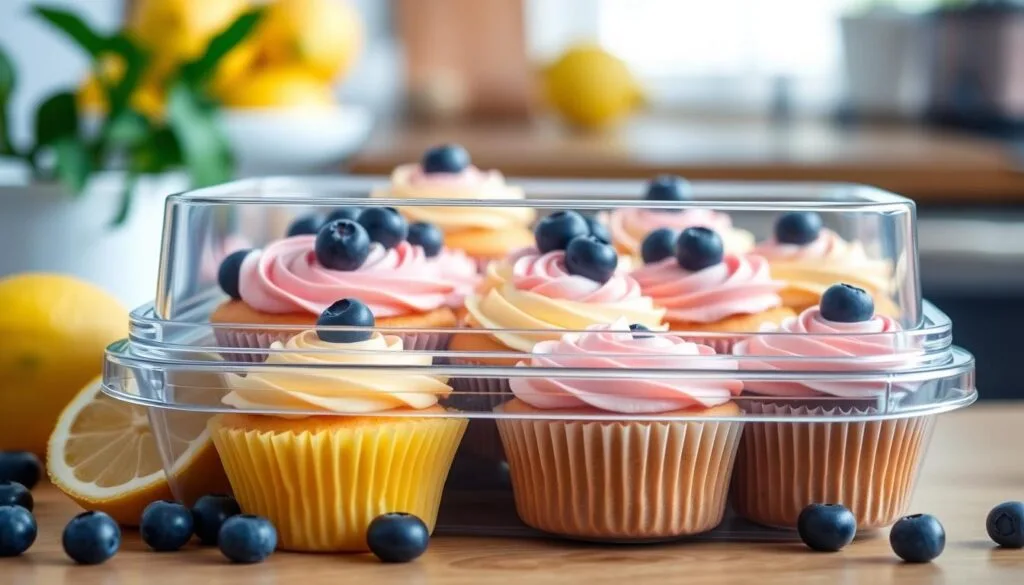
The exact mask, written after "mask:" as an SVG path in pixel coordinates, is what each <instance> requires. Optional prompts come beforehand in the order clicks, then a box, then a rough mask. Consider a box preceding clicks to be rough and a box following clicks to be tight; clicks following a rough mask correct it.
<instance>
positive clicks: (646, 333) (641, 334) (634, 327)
mask: <svg viewBox="0 0 1024 585" xmlns="http://www.w3.org/2000/svg"><path fill="white" fill-rule="evenodd" d="M629 330H630V331H632V332H633V339H650V338H651V337H654V336H653V335H650V332H651V330H650V329H648V328H647V327H645V326H643V325H641V324H639V323H632V324H630V326H629Z"/></svg>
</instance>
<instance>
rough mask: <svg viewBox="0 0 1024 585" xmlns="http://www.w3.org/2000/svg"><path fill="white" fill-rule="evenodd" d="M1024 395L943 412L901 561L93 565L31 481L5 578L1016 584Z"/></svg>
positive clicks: (443, 548)
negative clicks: (996, 514)
mask: <svg viewBox="0 0 1024 585" xmlns="http://www.w3.org/2000/svg"><path fill="white" fill-rule="evenodd" d="M1022 421H1024V405H1019V404H998V403H997V404H986V405H981V406H974V407H971V408H968V409H967V410H964V411H961V412H957V413H952V414H949V415H944V416H943V417H942V418H940V420H939V424H938V427H937V430H936V433H935V438H934V442H933V444H932V448H931V450H930V454H929V456H928V460H927V462H926V464H925V469H924V472H923V476H922V478H921V482H920V488H919V490H918V494H917V497H916V498H915V501H914V506H913V511H915V512H928V513H932V514H935V515H936V516H938V517H939V519H940V520H941V521H942V522H943V524H944V525H945V527H946V532H947V535H948V541H947V546H946V551H945V553H944V554H943V555H942V556H941V557H939V559H937V560H936V561H935V562H934V563H932V564H927V565H907V564H903V563H901V562H899V561H898V560H897V559H896V557H894V556H893V555H892V553H891V552H890V549H889V546H888V540H887V538H886V535H885V534H884V533H883V534H879V535H875V536H873V537H870V538H865V539H859V540H858V541H857V542H855V543H854V544H852V545H851V546H849V547H848V548H847V549H845V550H844V551H842V552H839V553H835V554H822V553H812V552H810V551H809V550H808V549H806V548H805V547H804V546H803V545H801V544H798V543H755V542H703V543H676V544H662V545H633V546H597V545H585V544H579V543H569V542H560V541H547V540H528V539H524V540H509V539H498V538H466V537H437V538H435V539H434V540H433V542H432V543H431V547H430V550H429V551H428V552H427V554H426V555H424V556H423V557H422V558H420V559H419V560H418V561H416V562H414V563H410V564H406V565H383V564H380V563H378V562H377V561H375V560H374V559H373V557H371V556H369V555H300V554H285V553H278V554H275V555H274V556H272V557H271V558H270V559H269V560H268V561H267V562H266V563H263V564H261V565H253V566H237V565H231V564H228V563H227V562H226V561H225V560H224V559H223V558H222V557H221V556H220V554H219V553H218V552H217V551H216V550H215V549H200V548H197V547H190V548H188V549H186V550H185V551H183V552H179V553H168V554H156V553H150V552H146V549H145V546H144V545H143V544H142V543H141V542H140V541H139V538H138V536H137V534H134V533H129V534H126V536H125V543H124V546H123V548H122V550H121V552H120V553H118V555H117V556H116V557H114V558H113V559H112V560H111V561H109V562H108V563H107V564H105V565H102V566H98V567H77V566H74V565H72V564H71V562H70V561H68V560H67V559H66V558H65V557H64V555H63V554H62V552H61V549H60V532H61V530H62V528H63V526H64V524H65V523H66V522H67V520H68V519H69V518H71V516H73V515H74V514H75V513H76V512H77V511H78V510H77V509H76V507H75V505H74V504H72V503H71V502H70V501H68V500H67V499H66V498H64V497H63V496H62V495H61V494H59V493H58V492H57V491H56V490H54V489H53V488H52V487H50V486H43V487H40V488H37V490H36V498H37V502H38V503H37V506H36V511H37V515H38V518H39V524H40V536H39V540H38V541H37V542H36V545H35V546H34V547H33V548H32V549H31V550H30V551H29V552H28V553H26V554H25V555H24V556H22V557H19V558H14V559H0V584H3V585H72V584H74V585H142V584H147V585H163V584H168V585H172V584H174V585H177V584H180V585H200V584H216V585H276V584H282V585H284V584H288V585H336V584H343V583H358V584H365V585H398V584H403V585H418V584H428V583H444V584H453V585H455V584H465V585H480V584H481V583H496V584H501V583H516V582H523V583H531V584H548V583H551V584H558V585H571V584H575V583H585V584H587V585H601V584H614V585H624V584H625V583H636V584H638V585H639V584H641V583H643V584H646V583H659V584H660V583H686V584H692V585H700V584H706V585H718V584H723V585H724V584H727V583H728V584H732V583H745V582H752V583H758V584H759V585H774V584H779V585H782V584H786V585H789V584H792V583H812V584H813V583H821V584H828V585H846V584H869V585H888V584H900V585H918V584H925V583H948V584H964V585H985V584H990V583H991V584H1000V585H1005V584H1008V583H1020V582H1021V579H1022V575H1024V550H1018V551H1013V550H998V549H996V548H995V546H994V545H993V544H992V543H991V542H990V541H989V540H988V539H987V538H986V536H985V515H986V514H987V512H988V510H989V509H990V508H991V507H992V506H993V505H995V504H997V503H999V502H1002V501H1005V500H1009V499H1024V456H1022V454H1021V447H1020V428H1021V422H1022Z"/></svg>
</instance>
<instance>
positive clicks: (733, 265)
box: [633, 254, 784, 323]
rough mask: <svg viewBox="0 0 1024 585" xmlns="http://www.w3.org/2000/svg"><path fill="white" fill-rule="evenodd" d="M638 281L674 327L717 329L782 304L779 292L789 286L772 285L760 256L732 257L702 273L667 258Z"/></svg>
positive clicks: (647, 269) (648, 267)
mask: <svg viewBox="0 0 1024 585" xmlns="http://www.w3.org/2000/svg"><path fill="white" fill-rule="evenodd" d="M633 278H635V279H636V281H637V282H638V283H640V288H641V290H642V291H643V294H645V295H647V296H649V297H651V298H652V299H654V304H655V305H657V306H659V307H662V308H664V309H667V313H666V314H665V318H666V319H667V320H669V321H689V322H696V323H713V322H715V321H721V320H722V319H725V318H726V317H730V316H733V315H746V314H754V313H760V312H761V311H767V310H768V309H773V308H775V307H778V306H779V305H781V304H782V299H781V298H780V297H779V295H778V291H779V290H781V289H782V287H783V286H784V285H783V283H781V282H777V281H774V280H772V278H771V276H770V275H769V272H768V262H767V261H766V260H765V259H764V258H762V257H760V256H737V255H734V254H729V255H726V256H725V258H724V259H723V260H722V262H720V263H718V264H716V265H714V266H709V267H707V268H705V269H703V270H698V271H696V272H690V271H688V270H686V269H684V268H682V267H681V266H679V263H678V262H676V259H675V258H666V259H664V260H662V261H660V262H655V263H653V264H647V265H645V266H641V267H640V268H638V269H636V270H634V271H633Z"/></svg>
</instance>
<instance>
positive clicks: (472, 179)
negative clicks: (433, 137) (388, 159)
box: [407, 165, 503, 187]
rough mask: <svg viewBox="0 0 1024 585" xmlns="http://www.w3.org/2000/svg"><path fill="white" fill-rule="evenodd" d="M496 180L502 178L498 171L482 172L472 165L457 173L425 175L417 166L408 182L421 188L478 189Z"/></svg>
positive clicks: (414, 167) (408, 177) (410, 174)
mask: <svg viewBox="0 0 1024 585" xmlns="http://www.w3.org/2000/svg"><path fill="white" fill-rule="evenodd" d="M495 178H501V179H503V177H502V176H501V173H499V172H497V171H481V170H480V169H479V168H477V167H475V166H473V165H470V166H468V167H466V168H464V169H462V170H461V171H459V172H457V173H425V172H423V167H421V166H420V165H415V166H413V167H412V168H411V170H410V171H409V174H408V175H407V180H408V181H409V184H410V185H413V186H416V187H420V186H425V185H431V186H434V185H436V186H440V187H476V186H479V185H483V184H485V183H487V182H488V181H491V180H494V179H495Z"/></svg>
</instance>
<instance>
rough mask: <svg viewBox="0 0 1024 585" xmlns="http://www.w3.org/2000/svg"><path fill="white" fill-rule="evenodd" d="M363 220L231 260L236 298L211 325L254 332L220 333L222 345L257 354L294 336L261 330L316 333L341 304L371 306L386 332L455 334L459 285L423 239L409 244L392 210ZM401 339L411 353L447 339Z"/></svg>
mask: <svg viewBox="0 0 1024 585" xmlns="http://www.w3.org/2000/svg"><path fill="white" fill-rule="evenodd" d="M359 217H360V219H359V223H356V222H354V221H351V220H345V219H340V220H335V221H332V222H329V223H328V224H326V225H325V226H324V227H322V228H321V229H320V230H319V232H318V233H317V235H315V236H313V235H298V236H293V237H290V238H285V239H283V240H279V241H277V242H274V243H272V244H270V245H268V246H267V247H266V248H264V249H262V250H251V251H244V252H241V253H236V254H234V255H232V256H230V257H228V259H227V260H225V262H224V264H223V265H222V266H221V271H220V278H219V282H220V284H221V288H223V289H224V292H226V293H227V294H228V295H229V296H231V297H232V298H231V300H229V301H227V302H225V303H224V304H222V305H221V306H220V307H218V308H217V309H216V310H215V311H214V312H213V314H212V315H211V316H210V321H211V322H212V323H215V324H219V325H224V324H249V325H253V326H255V327H248V328H237V329H235V328H231V327H223V326H221V327H218V328H217V335H218V340H219V341H220V343H221V344H222V345H226V346H229V347H246V348H254V347H268V346H269V345H270V344H271V343H272V342H274V341H284V340H285V339H287V338H288V337H289V336H290V335H291V333H293V332H294V331H288V330H287V328H285V329H280V328H278V329H274V328H267V329H260V328H259V327H258V326H259V325H274V326H289V325H293V326H308V325H312V324H313V323H315V322H316V319H317V316H318V315H319V314H320V313H321V312H322V311H323V310H324V309H326V308H327V307H328V306H329V305H330V304H331V303H333V302H334V300H336V299H338V298H356V299H359V300H360V301H362V302H363V303H365V304H366V305H367V306H368V307H370V310H371V311H372V312H373V314H374V317H375V318H376V320H377V325H378V326H380V327H400V328H409V329H416V328H425V329H430V328H435V329H443V328H450V327H454V326H455V325H456V322H457V321H456V316H455V313H454V311H453V310H452V308H451V306H452V304H453V303H455V302H457V300H458V298H459V296H458V290H459V287H458V284H457V282H458V281H456V280H453V279H449V278H446V277H445V276H444V275H443V274H442V271H441V267H440V266H439V263H438V262H437V261H436V260H435V259H433V258H431V257H429V255H428V253H427V251H426V250H425V248H424V246H423V245H422V244H423V243H424V242H423V241H419V240H417V239H416V237H417V235H418V233H419V232H418V231H414V232H413V242H418V243H419V244H421V245H416V244H414V243H413V242H410V241H409V240H408V238H409V232H408V228H407V226H406V225H405V221H404V220H403V219H402V218H401V216H399V215H398V214H397V213H395V212H394V210H390V209H388V208H369V209H366V210H365V211H363V212H362V214H361V215H360V216H359ZM428 247H430V245H428ZM435 248H436V249H438V250H440V247H437V246H435ZM403 337H404V341H405V347H406V349H440V348H443V347H444V346H445V344H446V343H447V339H448V335H447V334H443V333H436V332H435V333H417V332H410V333H407V334H404V335H403ZM243 355H244V354H240V355H239V357H240V358H241V357H243ZM248 356H249V357H251V358H253V359H262V357H263V356H262V355H259V354H248Z"/></svg>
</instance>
